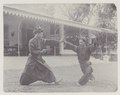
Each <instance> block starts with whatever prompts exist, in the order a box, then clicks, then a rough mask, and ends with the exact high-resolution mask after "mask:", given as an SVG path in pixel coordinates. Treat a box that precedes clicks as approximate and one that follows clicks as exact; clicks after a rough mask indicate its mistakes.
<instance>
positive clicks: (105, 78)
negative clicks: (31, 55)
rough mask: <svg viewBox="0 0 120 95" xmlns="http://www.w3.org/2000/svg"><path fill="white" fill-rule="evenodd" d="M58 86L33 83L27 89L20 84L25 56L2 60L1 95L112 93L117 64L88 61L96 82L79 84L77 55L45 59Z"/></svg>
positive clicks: (47, 57)
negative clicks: (9, 94) (3, 94)
mask: <svg viewBox="0 0 120 95" xmlns="http://www.w3.org/2000/svg"><path fill="white" fill-rule="evenodd" d="M44 59H45V60H46V61H47V63H48V64H49V65H50V66H51V68H52V70H53V72H54V73H55V75H56V77H57V78H58V79H62V81H61V82H60V84H59V85H54V84H47V83H43V82H40V81H38V82H35V83H33V84H31V85H29V86H21V85H20V84H19V79H20V75H21V73H22V71H23V69H24V66H25V63H26V60H27V57H4V74H3V75H4V76H3V80H4V87H3V88H4V92H41V93H43V92H44V93H47V92H114V91H116V90H117V86H118V83H117V81H118V80H117V76H118V75H117V73H118V72H117V62H109V61H107V60H99V59H94V58H91V62H92V63H93V64H92V67H93V70H94V72H93V74H94V76H95V81H91V82H88V83H87V84H86V85H84V86H81V85H78V84H77V82H78V80H79V79H80V77H81V76H82V72H81V70H80V66H79V64H78V61H77V57H76V56H46V57H44Z"/></svg>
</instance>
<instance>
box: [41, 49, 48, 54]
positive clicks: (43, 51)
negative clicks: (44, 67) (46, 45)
mask: <svg viewBox="0 0 120 95" xmlns="http://www.w3.org/2000/svg"><path fill="white" fill-rule="evenodd" d="M49 51H50V50H49V49H43V50H42V51H41V54H45V53H47V52H49Z"/></svg>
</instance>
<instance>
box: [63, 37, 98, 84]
mask: <svg viewBox="0 0 120 95" xmlns="http://www.w3.org/2000/svg"><path fill="white" fill-rule="evenodd" d="M64 43H65V46H66V47H67V49H70V50H73V51H74V52H76V53H77V57H78V61H79V64H80V68H81V70H82V72H83V76H82V77H81V78H80V80H79V82H78V83H79V84H80V85H85V84H86V83H87V82H88V81H89V80H92V79H94V76H93V74H92V72H93V69H92V67H91V62H90V61H89V59H90V56H91V53H92V52H93V51H94V50H95V49H96V45H95V44H88V43H87V41H86V39H85V38H81V39H79V46H76V45H74V44H72V43H70V42H67V41H64Z"/></svg>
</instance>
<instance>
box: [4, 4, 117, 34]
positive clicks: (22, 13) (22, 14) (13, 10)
mask: <svg viewBox="0 0 120 95" xmlns="http://www.w3.org/2000/svg"><path fill="white" fill-rule="evenodd" d="M3 11H4V13H5V14H9V15H16V16H20V17H26V18H30V19H35V20H43V21H47V22H50V23H57V24H63V25H68V26H73V27H77V28H85V29H89V30H94V31H99V32H103V30H105V31H107V32H110V33H116V32H115V31H112V30H109V29H104V28H102V29H100V28H95V27H91V26H88V25H84V24H81V23H79V22H75V21H68V20H61V19H57V18H53V17H50V16H45V15H40V14H35V13H31V12H27V11H24V10H20V9H16V8H11V7H7V6H4V7H3Z"/></svg>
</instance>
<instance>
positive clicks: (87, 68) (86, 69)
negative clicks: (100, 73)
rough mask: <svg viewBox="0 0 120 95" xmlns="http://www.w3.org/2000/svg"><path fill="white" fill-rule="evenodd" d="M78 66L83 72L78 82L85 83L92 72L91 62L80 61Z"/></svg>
mask: <svg viewBox="0 0 120 95" xmlns="http://www.w3.org/2000/svg"><path fill="white" fill-rule="evenodd" d="M80 67H81V70H82V72H83V76H82V77H81V78H80V80H79V84H81V85H85V84H86V83H87V82H88V81H89V79H90V77H91V75H92V72H93V69H92V67H91V62H89V61H85V62H81V63H80Z"/></svg>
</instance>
